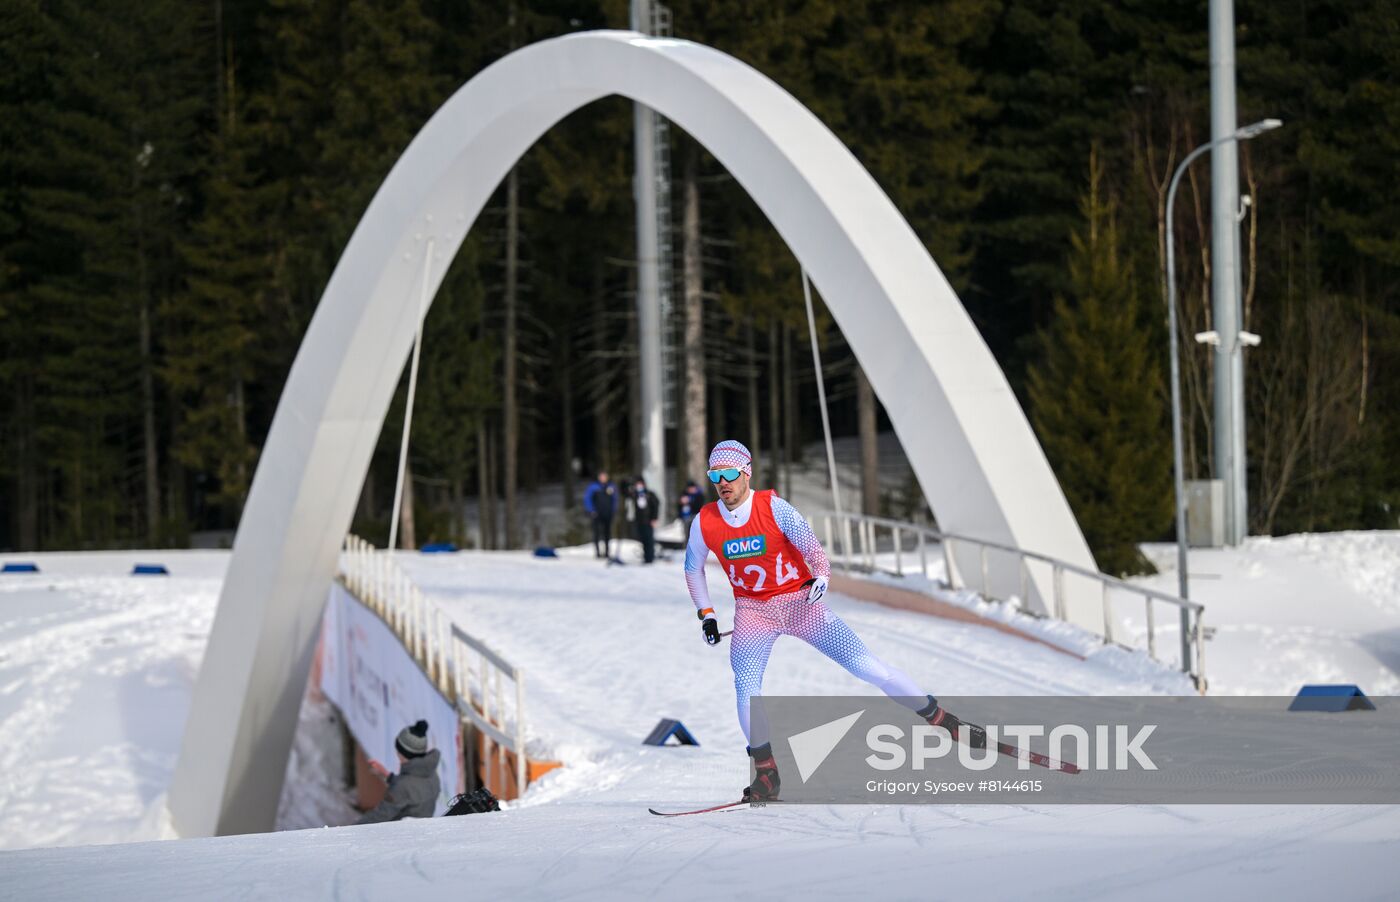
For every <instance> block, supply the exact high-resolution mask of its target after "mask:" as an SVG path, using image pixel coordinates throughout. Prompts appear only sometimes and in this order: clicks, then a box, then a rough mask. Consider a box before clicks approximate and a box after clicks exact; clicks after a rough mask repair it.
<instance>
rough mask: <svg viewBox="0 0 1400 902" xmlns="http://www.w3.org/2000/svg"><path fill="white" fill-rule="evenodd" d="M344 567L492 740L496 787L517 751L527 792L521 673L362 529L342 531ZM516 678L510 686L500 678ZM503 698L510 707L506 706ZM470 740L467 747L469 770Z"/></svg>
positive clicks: (352, 586) (357, 589)
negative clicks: (350, 532) (438, 602)
mask: <svg viewBox="0 0 1400 902" xmlns="http://www.w3.org/2000/svg"><path fill="white" fill-rule="evenodd" d="M343 551H344V553H343V555H342V558H341V571H342V574H343V577H344V580H345V586H346V588H347V589H349V590H350V592H351V593H352V594H353V595H355V596H356V597H357V598H359V599H360V600H361V601H363V602H364V603H365V605H366V606H368V607H369V609H370V610H371V611H373V612H374V613H375V614H377V615H378V616H379V618H380V619H381V620H383V621H384V623H385V624H387V625H388V627H389V628H390V629H391V630H393V631H394V634H395V635H396V636H398V638H399V641H401V642H402V643H403V646H404V648H405V649H406V650H407V651H408V653H409V655H410V656H411V657H412V658H413V659H414V660H415V661H416V662H417V663H418V666H419V667H421V668H422V669H423V673H424V674H425V675H426V676H427V677H428V679H429V680H430V681H431V682H432V683H433V685H434V686H436V687H437V690H438V691H439V692H440V693H441V694H442V696H443V698H445V699H447V701H448V702H449V703H450V704H451V705H452V706H453V707H455V708H456V709H457V714H458V716H459V717H461V718H462V720H463V721H465V722H466V723H468V724H470V725H471V726H472V727H473V728H474V729H476V730H479V731H480V732H481V733H482V735H483V736H484V737H485V739H486V740H487V741H488V742H489V743H490V745H491V748H490V750H489V753H488V755H487V761H486V762H484V763H487V764H488V765H489V766H491V767H492V768H493V769H494V770H493V771H492V776H494V777H495V778H496V780H497V782H496V786H498V787H503V786H504V785H505V777H506V774H507V772H508V762H507V759H506V753H507V752H510V753H513V755H514V757H515V766H514V776H515V788H516V792H517V793H523V792H524V791H525V787H526V782H527V776H528V769H527V761H526V757H525V672H524V671H523V670H522V669H521V668H519V667H516V666H515V665H513V664H511V663H510V662H509V661H507V660H506V659H505V658H503V657H501V656H500V655H499V654H497V653H496V652H495V651H493V650H492V649H491V648H490V647H489V646H488V645H486V643H484V642H482V641H481V640H480V639H478V638H476V637H475V636H473V635H471V634H470V633H468V632H467V631H466V630H464V629H462V627H460V626H458V625H457V624H455V623H452V622H451V619H450V618H449V617H448V616H447V615H446V614H445V613H444V612H443V610H442V609H441V608H440V607H438V606H437V605H435V604H433V603H432V602H431V601H430V600H429V599H428V598H427V597H426V596H425V595H424V594H423V592H422V590H420V589H419V588H418V587H417V586H416V585H414V584H413V581H412V580H410V579H409V577H408V574H407V573H405V572H404V571H403V569H402V568H400V567H399V566H398V564H397V563H395V561H394V559H393V556H392V555H390V554H387V553H385V552H383V551H381V550H380V549H378V548H375V547H374V546H373V545H371V544H370V543H369V542H366V541H365V540H364V539H361V538H360V537H359V536H356V535H350V536H346V538H345V546H344V549H343ZM507 682H509V683H511V684H513V688H512V689H511V690H510V691H509V692H507V690H506V688H505V684H506V683H507ZM507 699H509V700H510V701H511V702H512V703H513V708H514V710H513V711H512V710H508V706H507V704H506V701H507ZM474 754H475V748H474V744H472V745H471V746H470V747H469V750H468V759H469V763H468V769H469V771H470V770H472V762H471V758H472V757H474Z"/></svg>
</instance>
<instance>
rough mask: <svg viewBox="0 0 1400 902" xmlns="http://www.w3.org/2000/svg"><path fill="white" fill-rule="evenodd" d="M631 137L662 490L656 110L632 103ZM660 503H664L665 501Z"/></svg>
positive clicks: (637, 1) (648, 434) (646, 444)
mask: <svg viewBox="0 0 1400 902" xmlns="http://www.w3.org/2000/svg"><path fill="white" fill-rule="evenodd" d="M631 11H632V30H633V31H640V32H645V31H646V30H647V28H648V24H649V23H650V22H651V4H650V2H649V0H632V10H631ZM632 107H633V117H632V137H633V146H634V147H635V154H636V175H635V177H634V180H633V184H632V191H633V195H634V196H635V198H636V201H637V352H638V357H639V364H640V365H639V368H638V369H639V372H640V377H641V389H642V399H641V400H642V409H641V433H642V435H641V440H642V447H641V453H642V478H643V479H645V480H646V482H647V485H648V486H650V487H651V488H652V490H653V491H655V492H656V495H657V498H666V497H668V493H667V492H665V491H662V488H663V485H662V484H663V481H664V480H665V474H666V471H665V466H666V432H665V428H664V423H663V420H662V415H663V410H662V396H661V311H660V306H661V279H660V273H659V272H658V262H657V235H656V121H655V117H656V113H654V112H653V111H652V110H651V108H650V107H647V106H643V105H642V104H640V103H634V104H633V105H632ZM663 506H664V505H663Z"/></svg>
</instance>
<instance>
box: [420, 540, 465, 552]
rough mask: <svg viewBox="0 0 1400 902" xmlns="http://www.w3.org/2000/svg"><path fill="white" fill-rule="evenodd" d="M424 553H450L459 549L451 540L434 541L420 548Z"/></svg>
mask: <svg viewBox="0 0 1400 902" xmlns="http://www.w3.org/2000/svg"><path fill="white" fill-rule="evenodd" d="M418 550H419V551H420V552H422V553H423V554H449V553H451V552H453V551H456V550H457V546H456V545H453V544H452V543H451V542H433V543H431V544H428V545H424V546H423V547H422V548H419V549H418Z"/></svg>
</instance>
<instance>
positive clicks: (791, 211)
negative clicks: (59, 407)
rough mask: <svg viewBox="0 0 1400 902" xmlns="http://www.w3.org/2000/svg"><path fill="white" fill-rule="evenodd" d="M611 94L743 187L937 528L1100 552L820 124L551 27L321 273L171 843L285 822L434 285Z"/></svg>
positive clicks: (999, 390)
mask: <svg viewBox="0 0 1400 902" xmlns="http://www.w3.org/2000/svg"><path fill="white" fill-rule="evenodd" d="M612 94H621V95H623V96H626V97H629V98H632V99H634V100H636V101H639V102H641V103H644V104H646V105H647V106H649V107H652V108H653V109H655V110H657V111H658V112H660V113H661V114H663V115H665V116H667V117H668V118H670V119H671V120H672V121H674V122H676V123H677V124H678V125H680V126H681V127H682V128H684V129H685V130H686V131H687V132H688V133H689V134H691V135H692V136H694V137H695V138H696V139H697V140H699V141H700V142H702V143H703V144H704V145H705V147H706V148H707V149H708V150H709V151H710V152H711V153H713V154H714V156H715V157H716V158H717V159H718V160H719V161H720V162H721V163H722V164H723V165H724V166H725V167H726V168H727V169H728V170H729V172H730V173H732V174H733V176H734V177H735V178H736V179H737V180H738V181H739V183H740V184H742V185H743V186H744V187H745V189H746V190H747V191H748V192H749V193H750V194H751V195H752V197H753V198H754V200H755V201H756V202H757V204H758V206H759V207H760V208H761V209H762V210H763V212H764V213H765V214H766V215H767V216H768V218H769V220H770V221H771V222H772V223H773V225H774V227H776V228H777V230H778V232H779V233H780V234H781V235H782V237H783V238H784V240H785V241H786V242H787V244H788V245H789V247H791V249H792V251H793V252H794V253H795V254H796V256H797V257H798V259H799V260H800V261H801V262H802V264H803V265H804V266H805V267H806V269H807V271H808V272H809V274H810V275H811V277H812V279H813V281H814V282H815V283H816V285H817V287H818V288H819V289H820V291H821V293H822V296H823V297H824V298H825V300H826V302H827V304H828V306H829V307H830V309H831V312H832V314H833V316H834V317H835V319H836V321H837V323H838V324H839V325H840V327H841V330H842V331H843V332H844V334H845V336H846V338H847V340H848V341H849V342H850V345H851V348H852V349H853V350H854V352H855V353H856V355H857V357H858V358H859V360H860V363H861V366H862V367H863V368H864V369H865V372H866V373H867V374H868V375H869V378H870V382H871V384H872V385H873V386H874V389H875V391H876V392H877V393H878V395H879V397H880V399H881V401H882V402H883V403H884V405H885V409H886V410H887V411H888V413H889V417H890V420H891V421H892V423H893V424H894V427H895V430H896V432H897V433H898V435H899V438H900V441H901V443H902V444H903V446H904V448H905V450H906V452H907V453H908V456H909V459H910V461H911V462H912V464H913V466H914V470H915V473H916V474H917V476H918V478H919V481H920V483H921V484H922V486H923V488H924V491H925V493H926V494H927V496H928V499H929V502H930V504H931V506H932V508H933V510H934V511H935V512H936V513H937V516H938V519H939V522H940V523H941V524H942V525H943V526H944V528H946V529H949V530H953V531H957V532H962V533H965V534H970V535H975V536H977V537H979V538H986V539H989V540H994V541H1000V542H1004V543H1008V544H1013V545H1017V546H1020V547H1023V548H1027V549H1032V550H1036V551H1040V552H1042V553H1046V554H1050V555H1053V556H1055V557H1058V558H1061V559H1062V560H1066V561H1069V562H1071V563H1075V564H1079V565H1081V566H1089V567H1093V566H1094V562H1093V558H1092V557H1091V555H1090V553H1089V550H1088V547H1087V545H1086V544H1085V542H1084V539H1083V536H1082V534H1081V532H1080V530H1079V526H1078V524H1077V523H1076V522H1075V520H1074V517H1073V516H1072V514H1071V513H1070V510H1069V507H1068V505H1067V504H1066V502H1065V498H1064V495H1063V493H1062V492H1061V490H1060V487H1059V484H1058V483H1057V482H1056V480H1055V478H1054V475H1053V474H1052V473H1051V471H1050V467H1049V465H1048V464H1047V463H1046V460H1045V456H1044V454H1043V453H1042V451H1041V448H1040V446H1039V444H1038V443H1037V442H1036V440H1035V437H1034V436H1033V435H1032V432H1031V429H1030V426H1029V424H1028V423H1027V421H1026V418H1025V415H1024V414H1023V413H1022V411H1021V409H1020V406H1019V405H1018V404H1017V402H1016V399H1015V397H1014V396H1013V394H1012V392H1011V389H1010V387H1009V386H1008V384H1007V382H1006V379H1005V377H1004V376H1003V374H1002V372H1001V370H1000V368H999V367H998V366H997V364H996V362H995V360H994V359H993V358H992V355H991V353H990V352H989V351H988V349H987V346H986V344H985V342H983V340H982V338H981V336H980V335H979V334H978V332H977V330H976V328H975V327H974V326H973V324H972V321H971V320H970V319H969V317H968V315H967V313H966V311H965V310H964V309H963V307H962V304H961V303H960V302H959V300H958V298H957V296H956V295H955V294H954V293H953V290H952V288H951V287H950V286H949V284H948V282H947V280H946V279H945V278H944V276H943V274H942V272H941V271H940V270H939V269H938V266H937V265H936V264H935V263H934V261H933V260H932V259H931V258H930V257H929V255H928V253H927V251H926V250H925V249H924V246H923V244H922V243H921V242H920V241H919V239H918V237H917V236H916V235H915V234H914V232H913V230H911V229H910V227H909V225H908V224H907V223H906V222H905V221H904V219H903V217H902V216H900V214H899V212H898V211H897V210H896V209H895V207H894V205H893V204H892V203H891V202H890V200H889V198H888V197H887V196H886V195H885V193H884V192H883V191H881V190H880V188H879V186H878V185H877V184H876V183H875V181H874V179H873V178H871V176H870V175H869V174H868V173H867V172H866V171H865V169H864V168H863V167H862V166H861V165H860V163H859V162H857V161H856V159H855V157H854V156H852V155H851V153H850V152H849V151H848V150H847V149H846V148H845V146H844V145H842V143H841V142H840V141H839V140H838V139H837V138H836V137H835V136H834V135H833V134H832V133H831V132H830V131H829V130H828V129H827V128H826V127H825V126H824V125H822V123H821V122H820V121H818V120H817V118H816V117H815V116H813V115H812V114H811V113H810V112H809V111H808V110H807V109H806V108H805V107H803V106H802V104H800V103H799V102H798V101H797V100H795V99H794V98H793V97H792V96H791V95H790V94H788V93H787V92H786V91H784V90H783V89H782V88H780V87H778V85H776V84H774V83H773V82H772V81H770V80H769V79H768V78H766V77H765V76H763V75H762V74H760V73H759V72H757V71H755V70H754V69H752V68H750V67H749V66H747V65H745V64H743V63H741V62H739V61H738V60H736V59H734V58H733V57H730V56H727V55H725V54H723V53H720V52H718V51H716V50H713V49H711V48H708V47H703V46H700V45H697V44H693V43H689V42H686V41H678V40H669V39H655V38H647V37H644V36H642V35H639V34H636V33H634V32H590V33H583V34H576V35H571V36H568V37H561V38H556V39H553V40H548V41H543V42H541V43H538V44H535V45H532V46H529V47H526V48H524V49H521V50H519V51H517V52H515V53H513V54H511V55H510V56H508V57H506V58H504V59H502V60H500V61H499V62H497V63H495V64H494V65H492V66H490V67H488V68H487V69H486V70H484V71H483V72H481V73H480V74H478V75H477V76H476V77H475V78H473V79H471V81H469V82H468V83H467V84H466V85H464V86H463V87H462V88H461V89H460V90H458V91H457V93H456V94H454V95H453V96H452V98H451V99H450V100H448V101H447V103H445V104H444V105H443V107H442V108H441V109H440V110H439V111H438V112H437V113H436V114H435V115H434V116H433V117H432V119H431V120H430V121H429V122H428V123H427V125H426V126H425V127H424V128H423V130H422V131H421V132H420V133H419V134H418V135H417V136H416V137H415V138H414V140H413V142H412V143H411V144H410V145H409V147H408V149H407V150H406V151H405V152H404V154H403V156H402V157H401V158H400V159H399V161H398V162H397V164H396V165H395V166H394V168H393V170H392V171H391V172H390V173H389V176H388V178H386V179H385V181H384V184H383V185H382V186H381V187H380V189H379V191H378V193H377V194H376V195H375V197H374V200H373V201H372V202H371V203H370V206H369V209H368V210H367V211H366V212H365V215H364V218H363V219H362V220H361V221H360V223H359V225H358V226H357V227H356V229H355V232H354V235H353V236H352V237H351V239H350V243H349V244H348V245H347V247H346V249H345V252H344V254H343V256H342V257H341V259H340V262H339V263H338V265H337V266H336V269H335V272H334V274H333V275H332V276H331V279H330V282H329V283H328V285H327V286H326V291H325V294H324V296H323V297H322V298H321V302H320V305H319V306H318V307H317V309H316V312H315V315H314V317H313V318H312V321H311V325H310V327H309V329H308V330H307V334H306V338H305V340H304V341H303V343H302V346H301V349H300V350H299V352H298V354H297V357H296V361H295V363H294V364H293V366H292V370H291V374H290V375H289V377H288V380H287V385H286V388H285V390H284V392H283V394H282V398H281V401H280V402H279V404H278V408H277V413H276V416H275V418H274V420H273V424H272V431H271V433H270V434H269V436H268V439H267V442H266V444H265V446H264V448H263V452H262V458H261V460H260V461H259V463H258V469H257V473H256V476H255V477H254V479H253V484H252V489H251V492H250V494H249V497H248V504H247V507H246V509H245V512H244V514H243V519H242V522H241V523H240V524H239V530H238V535H237V539H236V540H235V542H234V550H233V556H232V559H231V561H230V562H229V568H228V573H227V576H226V578H225V582H224V587H223V593H222V595H221V597H220V599H219V607H218V612H217V614H216V616H215V620H214V627H213V632H212V635H211V636H210V639H209V645H208V648H207V650H206V652H205V657H204V664H203V667H202V668H201V670H200V674H199V679H198V682H197V684H196V687H195V693H194V698H193V701H192V705H191V710H190V715H189V721H188V725H187V727H186V730H185V736H184V744H183V746H182V749H181V753H180V760H179V764H178V766H177V768H176V773H175V777H174V782H173V784H172V787H171V792H170V798H169V807H170V811H171V814H172V817H173V821H174V825H175V827H176V830H177V831H178V832H179V833H180V834H181V835H183V836H208V835H222V834H228V833H243V832H253V831H263V830H269V829H271V828H272V826H273V818H274V816H275V813H276V809H277V802H278V798H279V795H280V792H281V787H282V777H283V770H284V768H285V763H286V760H287V755H288V750H289V748H290V745H291V740H292V734H293V731H294V729H295V725H296V720H297V711H298V707H299V704H300V701H301V696H302V693H303V691H304V687H305V680H306V675H307V672H308V667H309V662H310V657H311V653H312V650H313V647H314V643H315V641H316V635H317V626H318V623H319V619H320V615H321V609H322V606H323V604H324V602H325V598H326V590H327V587H328V586H329V584H330V581H331V579H332V578H333V576H334V573H335V567H336V560H337V554H338V551H339V549H340V547H341V542H342V540H343V538H344V536H345V533H346V531H347V529H348V528H349V525H350V521H351V518H352V514H353V508H354V505H355V501H356V493H355V491H353V489H354V488H355V487H357V486H359V485H361V484H362V482H363V480H364V476H365V473H366V472H367V470H368V467H369V463H370V456H371V453H372V451H373V449H374V447H375V443H376V441H377V438H378V435H379V431H380V428H381V426H382V424H383V421H384V416H385V413H386V411H387V410H388V407H389V403H390V400H391V398H392V395H393V392H394V389H395V386H396V385H397V382H398V379H399V375H400V373H401V372H402V370H403V366H404V361H405V359H406V358H407V356H408V353H409V350H410V347H411V344H412V340H413V334H414V330H415V328H416V326H417V325H418V316H419V304H420V298H421V297H422V296H423V292H424V291H426V292H427V297H429V298H431V296H432V295H433V294H434V293H435V292H436V291H437V287H438V284H439V282H440V281H441V279H442V276H443V273H444V272H445V271H446V269H447V266H448V263H449V262H450V261H451V259H452V257H453V255H454V254H455V253H456V251H457V248H458V247H459V246H460V244H461V242H462V239H463V237H464V236H465V235H466V233H467V230H468V229H469V228H470V227H471V225H472V223H473V222H474V221H475V220H476V217H477V215H478V213H479V212H480V211H481V209H482V207H483V205H484V204H485V203H486V202H487V199H488V198H489V197H490V195H491V193H492V191H493V190H494V189H495V188H496V186H497V185H498V184H500V182H501V181H502V180H503V179H504V178H505V176H506V174H507V173H508V171H509V170H510V168H511V167H512V166H513V165H514V164H515V163H516V161H517V160H518V159H519V158H520V157H521V156H522V155H523V154H524V153H525V152H526V150H527V149H528V148H529V147H530V146H531V145H532V144H533V143H534V142H535V141H536V140H538V138H539V137H540V136H541V135H542V134H543V133H544V132H545V131H546V130H547V129H549V128H550V127H551V126H553V125H554V124H555V123H556V122H558V121H559V120H560V119H562V118H563V117H564V116H566V115H568V114H569V113H571V112H573V111H574V110H576V109H578V108H579V107H581V106H583V105H585V104H587V103H589V102H591V101H594V100H597V99H599V98H602V97H605V96H608V95H612ZM930 152H936V148H930ZM794 290H796V289H794ZM965 569H971V568H970V567H968V568H965ZM1008 578H1014V576H1012V577H1008ZM1042 579H1048V576H1047V577H1040V576H1037V580H1038V581H1040V580H1042ZM1038 588H1040V589H1041V590H1042V591H1041V592H1040V593H1039V594H1040V595H1041V596H1045V595H1047V594H1048V592H1047V591H1044V590H1045V589H1046V586H1044V585H1040V586H1038ZM1042 607H1043V606H1042ZM1070 615H1071V619H1074V620H1078V621H1080V622H1083V623H1085V624H1087V625H1089V626H1091V627H1093V626H1094V624H1095V623H1096V621H1097V620H1098V616H1099V613H1098V609H1097V606H1096V605H1094V604H1092V603H1087V604H1084V605H1082V609H1072V610H1071V611H1070ZM1099 622H1101V621H1099ZM935 689H936V687H935Z"/></svg>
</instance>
